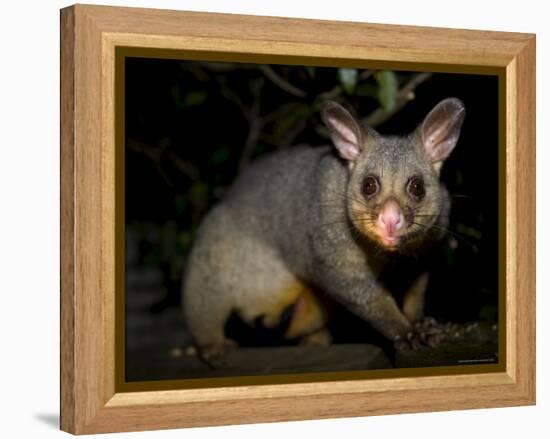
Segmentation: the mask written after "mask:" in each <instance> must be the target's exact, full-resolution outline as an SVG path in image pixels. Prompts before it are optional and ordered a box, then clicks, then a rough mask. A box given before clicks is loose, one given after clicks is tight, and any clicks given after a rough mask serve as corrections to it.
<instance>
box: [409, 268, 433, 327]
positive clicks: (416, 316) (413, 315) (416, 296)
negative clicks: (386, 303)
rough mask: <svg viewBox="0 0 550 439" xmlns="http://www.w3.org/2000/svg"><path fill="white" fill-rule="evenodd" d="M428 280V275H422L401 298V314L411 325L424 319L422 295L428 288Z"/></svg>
mask: <svg viewBox="0 0 550 439" xmlns="http://www.w3.org/2000/svg"><path fill="white" fill-rule="evenodd" d="M428 280H429V274H428V273H427V272H426V273H422V274H421V275H420V276H418V277H417V278H416V279H415V280H414V282H413V283H412V285H411V286H410V287H409V289H408V290H407V292H406V293H405V296H404V297H403V314H405V316H406V317H407V318H408V319H409V321H410V322H411V323H412V322H416V321H417V320H420V319H422V318H423V317H424V293H425V292H426V288H427V287H428Z"/></svg>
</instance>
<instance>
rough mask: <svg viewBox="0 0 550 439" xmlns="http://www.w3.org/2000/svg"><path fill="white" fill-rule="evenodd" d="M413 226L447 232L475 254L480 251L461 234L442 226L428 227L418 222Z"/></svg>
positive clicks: (433, 225)
mask: <svg viewBox="0 0 550 439" xmlns="http://www.w3.org/2000/svg"><path fill="white" fill-rule="evenodd" d="M412 224H416V225H418V226H421V227H423V228H424V229H429V228H434V229H437V230H441V231H442V232H445V233H448V234H449V235H451V236H452V237H454V238H457V239H459V240H460V241H462V242H463V243H464V244H467V245H468V246H469V247H470V248H471V249H472V250H473V251H474V252H476V253H477V251H478V248H477V246H476V245H475V244H473V243H472V242H470V241H468V240H467V239H466V238H464V237H463V236H462V235H461V234H459V233H457V232H453V231H452V230H449V229H447V228H445V227H440V226H436V225H435V224H432V225H431V226H427V225H425V224H422V223H417V222H412Z"/></svg>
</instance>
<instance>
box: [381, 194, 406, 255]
mask: <svg viewBox="0 0 550 439" xmlns="http://www.w3.org/2000/svg"><path fill="white" fill-rule="evenodd" d="M375 226H376V233H377V234H378V236H379V238H380V241H381V242H382V244H383V245H385V246H386V247H389V248H392V247H396V246H397V245H398V244H399V235H400V233H401V230H403V229H404V227H405V218H404V216H403V211H402V209H401V206H399V203H397V201H395V200H393V199H390V200H387V201H386V202H385V203H384V204H383V205H382V208H381V209H380V213H379V214H378V218H377V220H376V223H375Z"/></svg>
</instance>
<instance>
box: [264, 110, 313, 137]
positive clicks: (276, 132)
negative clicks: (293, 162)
mask: <svg viewBox="0 0 550 439" xmlns="http://www.w3.org/2000/svg"><path fill="white" fill-rule="evenodd" d="M310 112H311V109H310V108H309V106H308V105H306V104H298V103H296V104H294V105H292V106H289V107H288V111H287V112H286V113H285V114H283V115H281V117H279V118H278V119H277V120H276V121H275V122H274V124H273V137H274V139H275V141H278V140H279V139H280V138H281V137H282V136H283V135H284V134H285V133H287V132H288V131H289V130H291V129H292V128H294V127H295V126H296V125H297V124H298V123H299V122H300V121H301V120H303V119H305V118H306V117H308V116H309V114H310Z"/></svg>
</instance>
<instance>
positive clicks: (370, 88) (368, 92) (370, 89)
mask: <svg viewBox="0 0 550 439" xmlns="http://www.w3.org/2000/svg"><path fill="white" fill-rule="evenodd" d="M355 94H356V95H357V96H366V97H370V98H375V99H378V87H376V86H375V85H374V84H371V83H369V82H365V83H363V84H359V85H358V86H357V88H356V89H355Z"/></svg>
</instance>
